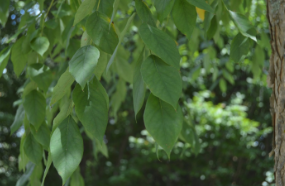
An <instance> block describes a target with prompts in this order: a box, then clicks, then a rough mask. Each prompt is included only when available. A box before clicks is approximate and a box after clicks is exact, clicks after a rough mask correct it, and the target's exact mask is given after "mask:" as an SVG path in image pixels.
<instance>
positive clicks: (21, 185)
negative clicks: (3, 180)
mask: <svg viewBox="0 0 285 186" xmlns="http://www.w3.org/2000/svg"><path fill="white" fill-rule="evenodd" d="M34 168H35V164H33V163H32V162H29V163H28V164H27V166H26V171H25V173H24V174H23V175H22V176H21V177H20V178H19V179H18V181H17V183H16V186H24V185H26V184H25V183H26V182H27V181H28V180H29V178H30V176H31V174H32V172H33V170H34Z"/></svg>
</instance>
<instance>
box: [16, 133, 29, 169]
mask: <svg viewBox="0 0 285 186" xmlns="http://www.w3.org/2000/svg"><path fill="white" fill-rule="evenodd" d="M26 138H27V135H26V133H25V134H24V135H23V136H22V137H21V142H20V156H19V162H18V163H19V165H18V168H19V171H25V166H26V165H27V164H28V162H29V158H28V157H27V155H26V154H25V152H24V142H25V140H26Z"/></svg>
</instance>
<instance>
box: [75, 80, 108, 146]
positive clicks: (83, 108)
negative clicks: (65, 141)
mask: <svg viewBox="0 0 285 186" xmlns="http://www.w3.org/2000/svg"><path fill="white" fill-rule="evenodd" d="M72 95H73V96H72V97H73V101H74V104H75V111H76V114H77V116H78V118H79V120H80V121H81V123H82V125H83V126H84V129H85V132H86V133H87V135H88V136H89V137H90V138H91V139H97V140H98V141H103V137H104V133H105V130H106V127H107V123H108V108H109V101H108V95H107V93H106V91H105V89H104V87H103V86H102V85H101V83H100V82H99V81H98V80H97V79H96V78H94V79H93V81H92V82H90V83H89V90H88V89H87V87H86V88H85V89H84V90H83V91H82V90H81V89H80V87H79V86H78V85H76V86H75V89H74V90H73V94H72Z"/></svg>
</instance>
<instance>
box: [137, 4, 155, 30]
mask: <svg viewBox="0 0 285 186" xmlns="http://www.w3.org/2000/svg"><path fill="white" fill-rule="evenodd" d="M136 10H137V13H138V15H139V17H140V19H141V20H142V22H143V23H146V24H149V25H151V26H154V27H155V26H156V25H155V21H154V19H153V17H152V14H151V12H150V10H149V8H148V6H147V4H145V2H144V1H143V0H136Z"/></svg>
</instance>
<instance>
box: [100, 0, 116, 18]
mask: <svg viewBox="0 0 285 186" xmlns="http://www.w3.org/2000/svg"><path fill="white" fill-rule="evenodd" d="M113 4H114V0H107V1H104V0H103V1H102V0H100V5H99V12H102V13H103V14H105V15H107V16H108V17H111V16H112V13H113Z"/></svg>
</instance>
